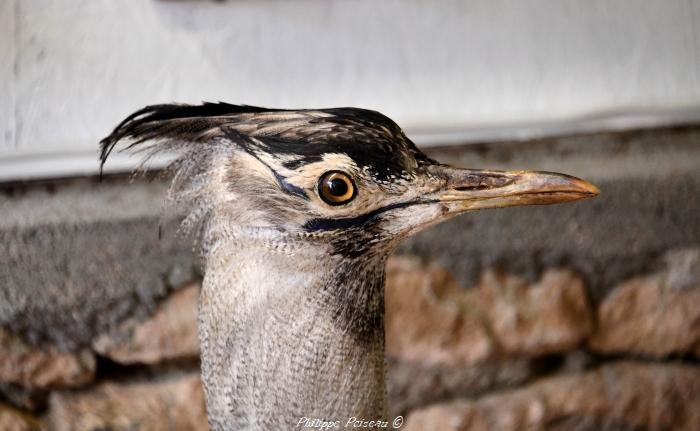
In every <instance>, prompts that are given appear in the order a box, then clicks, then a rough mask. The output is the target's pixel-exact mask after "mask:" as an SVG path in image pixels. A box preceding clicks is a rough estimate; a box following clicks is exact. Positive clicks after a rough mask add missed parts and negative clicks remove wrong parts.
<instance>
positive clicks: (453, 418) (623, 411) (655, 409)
mask: <svg viewBox="0 0 700 431" xmlns="http://www.w3.org/2000/svg"><path fill="white" fill-rule="evenodd" d="M699 398H700V368H699V367H697V366H686V365H676V364H672V363H671V364H642V363H633V362H622V363H614V364H608V365H604V366H602V367H600V368H599V369H597V370H595V371H590V372H587V373H583V374H571V375H562V376H556V377H552V378H547V379H543V380H541V381H538V382H536V383H533V384H531V385H529V386H527V387H524V388H522V389H518V390H514V391H511V392H504V393H500V394H495V395H490V396H486V397H483V398H481V399H478V400H475V401H468V400H462V401H453V402H450V403H445V404H439V405H435V406H432V407H428V408H425V409H421V410H417V411H415V412H414V413H413V414H411V415H410V416H409V418H408V421H407V424H406V426H405V427H404V428H402V429H404V430H407V431H419V430H420V431H430V430H436V431H438V430H439V431H450V430H453V431H480V430H499V431H511V430H512V431H519V430H524V429H527V430H532V431H535V430H551V429H560V430H563V429H568V430H583V429H598V430H606V429H615V430H619V429H643V430H671V429H672V430H679V431H680V430H687V431H695V430H698V429H700V409H698V408H697V406H698V404H697V403H698V399H699ZM562 424H567V425H571V427H570V428H563V427H562ZM594 425H596V426H595V428H594Z"/></svg>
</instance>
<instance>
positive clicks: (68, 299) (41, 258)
mask: <svg viewBox="0 0 700 431" xmlns="http://www.w3.org/2000/svg"><path fill="white" fill-rule="evenodd" d="M7 192H8V193H10V192H12V194H0V214H2V215H3V216H2V217H0V244H3V245H7V246H6V247H4V246H3V247H0V325H4V326H5V327H7V328H9V329H10V330H11V331H12V332H13V333H16V334H20V335H21V336H22V337H23V338H25V339H26V340H28V341H30V342H32V343H34V344H40V343H47V342H48V343H51V344H54V345H56V346H58V347H59V348H60V349H61V350H75V349H78V348H80V347H85V346H88V345H89V344H90V342H91V340H92V339H93V338H94V337H95V336H97V335H99V334H101V333H104V332H108V331H110V330H112V329H114V328H115V327H116V325H117V324H118V323H120V322H121V321H122V320H124V319H126V318H128V317H137V318H143V317H146V316H147V315H148V314H149V313H150V312H151V311H152V310H153V309H154V308H155V306H156V304H157V302H158V300H159V299H161V298H162V297H164V296H165V295H166V294H167V293H168V288H169V287H170V286H179V285H182V284H184V283H185V282H187V281H189V280H192V279H194V274H193V270H192V255H191V252H190V244H189V242H185V241H178V240H177V239H176V238H175V235H174V232H175V230H176V224H175V223H173V221H172V220H170V221H165V222H163V224H162V231H163V234H162V237H161V238H160V239H159V238H158V232H159V224H160V216H159V214H160V213H161V207H162V202H163V197H164V193H165V188H164V185H163V184H161V183H157V182H156V183H147V182H140V183H137V184H124V183H123V180H119V181H112V180H105V181H104V182H103V183H97V184H95V183H93V182H91V181H89V180H84V181H69V182H66V183H63V184H60V183H59V184H57V185H50V186H46V187H45V188H44V187H41V186H36V187H31V188H30V189H28V190H26V189H24V188H22V187H19V186H18V187H15V188H13V189H8V190H7Z"/></svg>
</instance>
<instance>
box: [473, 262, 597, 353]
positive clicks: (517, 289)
mask: <svg viewBox="0 0 700 431" xmlns="http://www.w3.org/2000/svg"><path fill="white" fill-rule="evenodd" d="M479 290H480V291H481V293H482V296H483V297H484V301H483V302H484V303H485V306H486V307H485V309H486V313H487V314H488V317H489V322H490V325H489V326H490V328H491V332H492V333H493V336H494V337H495V338H496V339H497V340H498V343H499V345H500V347H501V349H502V350H503V351H504V352H505V353H506V354H510V355H516V354H523V355H528V356H534V355H544V354H548V353H557V352H563V351H567V350H570V349H573V348H575V347H576V346H577V345H579V344H580V343H581V342H582V341H584V340H585V338H586V337H587V336H588V334H589V333H590V331H591V326H592V318H591V313H590V310H589V304H588V300H587V298H586V289H585V287H584V284H583V281H582V280H581V279H580V278H579V277H576V276H575V275H574V274H573V273H572V272H571V271H568V270H557V269H553V270H547V271H546V272H545V273H544V274H543V275H542V278H541V280H540V281H538V282H537V283H534V284H531V285H530V284H528V283H527V282H525V281H524V280H523V279H521V278H519V277H515V276H509V275H504V274H499V273H497V272H496V271H493V270H490V271H487V272H486V273H485V274H484V276H483V277H482V279H481V281H480V283H479Z"/></svg>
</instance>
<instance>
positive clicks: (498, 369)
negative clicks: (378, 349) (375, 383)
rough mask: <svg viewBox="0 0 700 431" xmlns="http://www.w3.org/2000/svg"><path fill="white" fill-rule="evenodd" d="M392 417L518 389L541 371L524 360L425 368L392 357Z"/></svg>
mask: <svg viewBox="0 0 700 431" xmlns="http://www.w3.org/2000/svg"><path fill="white" fill-rule="evenodd" d="M388 365H389V367H388V370H387V388H388V393H389V409H390V411H389V414H390V416H392V417H395V416H397V415H402V416H405V415H406V414H408V412H410V411H411V410H413V409H415V408H419V407H423V406H426V405H429V404H432V403H436V402H440V401H444V400H448V399H453V398H459V397H466V396H474V395H481V394H483V393H486V392H489V391H493V390H498V389H505V388H510V387H515V386H517V385H519V384H522V383H523V382H525V381H527V380H528V379H530V378H532V377H533V376H535V375H537V373H538V372H539V370H538V366H537V365H538V364H537V361H532V360H529V359H525V358H514V359H509V360H499V361H489V362H488V363H486V364H479V365H470V366H444V365H440V366H437V365H426V364H421V363H419V362H408V361H398V360H396V359H392V358H389V360H388Z"/></svg>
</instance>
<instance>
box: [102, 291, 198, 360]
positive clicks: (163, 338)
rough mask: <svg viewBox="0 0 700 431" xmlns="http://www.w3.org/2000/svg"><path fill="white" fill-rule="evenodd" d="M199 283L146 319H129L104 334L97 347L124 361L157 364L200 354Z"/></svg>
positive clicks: (164, 303)
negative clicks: (198, 331)
mask: <svg viewBox="0 0 700 431" xmlns="http://www.w3.org/2000/svg"><path fill="white" fill-rule="evenodd" d="M198 296H199V284H193V285H189V286H186V287H184V288H182V289H180V290H178V291H176V292H174V293H173V294H171V295H170V296H169V297H168V298H167V299H166V300H165V301H163V302H162V303H161V304H159V305H158V309H157V310H156V312H155V313H154V314H153V315H152V316H151V317H150V318H149V319H147V320H145V321H138V320H136V319H129V320H126V321H125V322H122V324H121V325H119V328H118V329H117V330H116V332H115V333H112V334H105V335H102V336H100V337H99V338H98V339H97V340H96V341H95V342H94V343H93V348H94V349H95V351H96V352H98V353H99V354H101V355H103V356H106V357H108V358H110V359H111V360H113V361H116V362H119V363H121V364H127V365H128V364H157V363H159V362H164V361H169V360H178V359H197V358H199V339H198V337H197V298H198Z"/></svg>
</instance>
